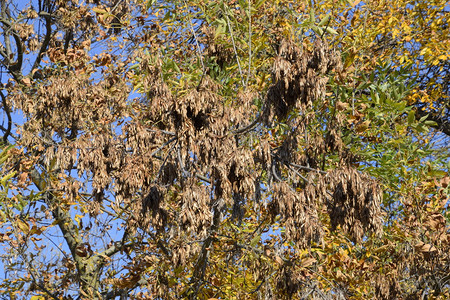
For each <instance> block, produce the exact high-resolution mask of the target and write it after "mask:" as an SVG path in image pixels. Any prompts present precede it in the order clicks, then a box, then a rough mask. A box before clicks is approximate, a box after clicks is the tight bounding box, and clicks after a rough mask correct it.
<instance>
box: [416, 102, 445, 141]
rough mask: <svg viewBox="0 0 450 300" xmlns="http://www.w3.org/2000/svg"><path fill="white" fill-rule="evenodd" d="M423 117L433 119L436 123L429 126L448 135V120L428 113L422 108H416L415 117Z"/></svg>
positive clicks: (427, 119) (428, 119)
mask: <svg viewBox="0 0 450 300" xmlns="http://www.w3.org/2000/svg"><path fill="white" fill-rule="evenodd" d="M423 117H426V119H425V120H426V121H433V122H436V125H434V126H431V127H433V128H434V129H436V130H439V131H440V132H442V133H444V134H446V135H447V136H450V123H449V122H448V120H446V119H444V118H443V117H441V116H437V115H434V114H433V113H428V112H426V111H424V110H423V109H422V108H420V107H418V108H417V117H416V118H417V119H421V118H423Z"/></svg>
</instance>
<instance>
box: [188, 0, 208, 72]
mask: <svg viewBox="0 0 450 300" xmlns="http://www.w3.org/2000/svg"><path fill="white" fill-rule="evenodd" d="M183 2H184V5H185V6H186V8H187V9H189V6H188V5H187V3H186V0H183ZM188 16H189V29H190V30H191V31H192V34H193V35H194V39H195V44H196V46H197V51H198V56H199V57H200V62H201V63H202V70H203V72H205V64H204V63H203V54H202V50H201V48H200V44H199V42H198V38H197V34H196V33H195V30H194V26H192V19H191V14H190V12H189V14H188ZM202 79H203V77H202Z"/></svg>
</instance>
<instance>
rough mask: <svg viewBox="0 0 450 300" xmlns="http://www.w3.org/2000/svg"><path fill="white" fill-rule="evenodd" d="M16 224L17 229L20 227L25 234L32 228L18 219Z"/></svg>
mask: <svg viewBox="0 0 450 300" xmlns="http://www.w3.org/2000/svg"><path fill="white" fill-rule="evenodd" d="M16 224H17V227H19V229H20V230H21V231H22V232H23V233H25V234H27V233H28V232H29V231H30V226H29V225H28V224H27V223H25V222H24V221H22V220H20V219H18V220H17V221H16Z"/></svg>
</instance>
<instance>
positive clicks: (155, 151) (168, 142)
mask: <svg viewBox="0 0 450 300" xmlns="http://www.w3.org/2000/svg"><path fill="white" fill-rule="evenodd" d="M176 139H177V137H173V138H171V139H170V140H168V141H167V142H165V143H164V144H163V145H162V146H160V147H158V148H157V149H156V150H154V151H153V152H152V154H150V156H155V155H156V153H158V152H159V151H161V150H162V149H163V148H164V147H166V146H167V145H169V144H170V143H172V142H173V141H175V140H176Z"/></svg>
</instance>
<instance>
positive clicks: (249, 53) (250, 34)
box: [245, 0, 252, 88]
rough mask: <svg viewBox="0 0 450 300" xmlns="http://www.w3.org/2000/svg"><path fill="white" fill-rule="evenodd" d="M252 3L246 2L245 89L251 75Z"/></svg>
mask: <svg viewBox="0 0 450 300" xmlns="http://www.w3.org/2000/svg"><path fill="white" fill-rule="evenodd" d="M251 67H252V2H251V1H250V0H248V72H247V73H248V74H247V78H246V79H245V88H247V85H248V79H249V78H250V76H251V75H252V69H251Z"/></svg>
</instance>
